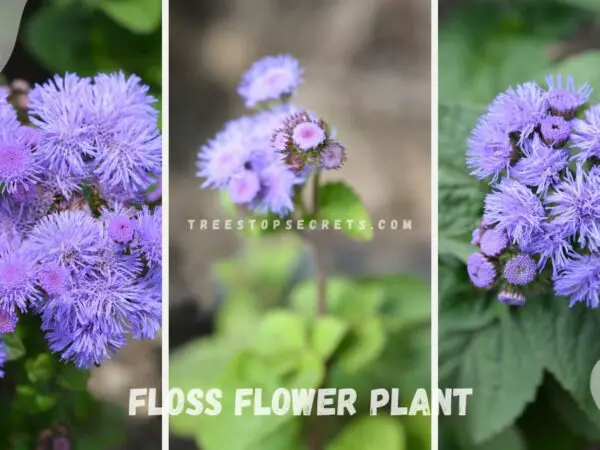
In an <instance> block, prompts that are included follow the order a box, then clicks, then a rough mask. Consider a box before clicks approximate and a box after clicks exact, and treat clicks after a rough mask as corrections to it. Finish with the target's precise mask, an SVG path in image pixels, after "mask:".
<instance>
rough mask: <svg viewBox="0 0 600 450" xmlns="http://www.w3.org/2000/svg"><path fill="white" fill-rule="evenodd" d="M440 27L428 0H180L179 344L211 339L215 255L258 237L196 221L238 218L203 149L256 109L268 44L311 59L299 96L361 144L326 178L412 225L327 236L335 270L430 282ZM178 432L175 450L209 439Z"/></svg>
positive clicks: (174, 249)
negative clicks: (359, 238) (226, 206)
mask: <svg viewBox="0 0 600 450" xmlns="http://www.w3.org/2000/svg"><path fill="white" fill-rule="evenodd" d="M429 24H430V5H429V2H428V1H421V0H370V1H364V0H310V1H302V2H298V1H290V0H253V1H247V0H203V1H188V0H171V1H170V25H169V26H170V61H169V65H170V158H169V163H170V183H169V184H170V187H169V189H170V193H169V200H170V279H171V282H170V309H171V312H170V346H171V352H172V354H174V355H177V350H178V349H179V347H180V346H181V345H183V344H186V343H188V342H189V341H190V340H191V339H195V338H197V337H200V336H208V335H211V333H212V332H213V330H214V317H215V314H216V313H217V312H218V311H219V308H220V303H219V299H222V295H221V294H222V291H221V286H220V285H219V284H218V283H217V282H216V279H215V270H216V269H215V265H216V264H217V263H219V262H221V261H222V260H223V259H224V258H234V260H235V258H237V256H236V255H237V254H238V252H239V251H240V250H243V249H244V248H246V247H247V242H246V241H245V240H244V239H243V238H241V237H240V236H238V235H236V233H234V232H228V231H198V230H197V229H196V230H193V231H190V228H189V224H188V220H190V219H196V220H201V219H223V218H225V217H226V215H225V213H224V211H223V210H222V208H221V206H220V201H219V196H218V194H217V193H216V192H214V191H208V190H200V189H199V184H200V180H199V179H197V178H196V177H195V172H196V168H195V160H196V155H197V152H198V149H199V147H200V145H202V144H203V143H204V142H205V141H206V140H207V139H209V138H211V137H212V136H214V134H215V133H216V132H217V131H219V129H220V128H221V127H222V126H223V124H224V122H225V121H226V120H230V119H233V118H235V117H238V116H240V115H242V114H245V113H246V112H245V111H244V108H243V103H242V101H241V99H240V98H239V97H238V96H237V94H236V87H237V84H238V83H239V80H240V77H241V75H242V73H243V72H244V71H245V70H246V69H247V68H248V67H249V66H250V65H251V64H252V63H253V62H254V61H255V60H256V59H258V58H261V57H262V56H265V55H268V54H277V53H290V54H292V55H293V56H295V57H296V58H298V59H299V60H300V63H301V65H302V66H303V67H304V69H305V82H304V84H303V85H302V86H301V87H300V88H299V91H298V95H297V97H296V98H295V103H296V104H298V105H301V106H303V105H305V106H307V107H309V108H310V109H311V110H313V111H316V112H317V113H318V114H320V115H321V116H322V117H324V118H325V119H326V120H328V121H329V122H330V123H333V124H335V125H336V126H337V129H338V137H339V138H340V140H341V141H342V142H343V143H344V144H345V145H346V148H347V149H348V161H347V163H346V164H345V165H344V167H343V169H342V170H341V171H336V172H333V173H329V174H326V180H332V179H341V180H344V181H346V182H347V183H348V184H349V185H351V186H352V187H353V189H355V191H356V192H357V193H358V195H359V196H360V197H361V198H362V200H363V201H364V202H365V204H366V207H367V209H368V211H369V213H370V214H371V216H372V217H373V220H374V221H377V220H378V219H388V220H391V219H397V220H399V221H400V223H402V220H410V221H411V222H412V229H411V230H396V231H392V230H384V231H376V232H375V236H374V239H373V240H372V241H371V242H368V243H357V242H353V241H350V240H349V239H347V238H345V237H344V236H342V235H341V233H339V234H336V233H323V234H319V235H318V236H317V240H318V243H319V248H320V249H321V250H322V252H323V257H324V260H325V261H324V265H325V266H326V272H327V273H328V275H330V276H331V275H336V274H347V275H356V276H365V275H377V274H397V273H409V274H413V275H417V276H419V277H421V278H423V279H425V280H428V279H429V271H430V240H429V235H430V161H431V160H430V108H431V100H430V99H431V97H430V82H429V80H430V32H431V30H430V26H429ZM285 248H286V247H281V251H282V252H283V251H285ZM254 251H257V252H258V251H259V250H254ZM265 252H267V251H266V250H265V251H264V252H263V253H265ZM257 257H258V256H257ZM265 257H267V256H265ZM230 260H231V259H230ZM252 264H257V265H261V263H260V262H257V261H253V262H252ZM243 270H245V269H243ZM248 270H249V269H248ZM240 277H242V275H241V274H240ZM259 286H262V285H259ZM259 289H261V288H259ZM424 301H425V302H428V296H426V299H425V300H424ZM425 344H426V346H427V347H428V340H427V342H425ZM191 370H192V369H191ZM197 370H198V371H201V370H202V369H201V368H198V369H197ZM173 382H174V381H173V373H172V375H171V383H173ZM423 383H424V386H427V385H428V384H429V381H428V380H427V379H425V381H423ZM232 431H233V430H232ZM173 439H174V440H173V441H172V442H173V443H172V445H173V447H172V448H174V449H175V450H182V449H188V448H189V449H195V448H197V447H196V446H195V444H194V443H193V442H192V441H186V440H185V439H176V438H173ZM282 448H283V447H282ZM415 448H417V447H415Z"/></svg>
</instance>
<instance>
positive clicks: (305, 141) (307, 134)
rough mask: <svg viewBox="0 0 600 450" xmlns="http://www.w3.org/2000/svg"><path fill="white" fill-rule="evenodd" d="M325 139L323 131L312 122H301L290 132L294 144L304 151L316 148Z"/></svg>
mask: <svg viewBox="0 0 600 450" xmlns="http://www.w3.org/2000/svg"><path fill="white" fill-rule="evenodd" d="M326 137H327V136H326V134H325V130H323V129H322V128H321V127H320V126H319V125H318V124H317V123H314V122H301V123H299V124H297V125H296V126H295V127H294V129H293V130H292V139H293V141H294V144H296V145H297V146H298V147H299V148H300V149H301V150H305V151H306V150H310V149H314V148H317V147H318V146H319V145H321V144H322V143H323V141H324V140H325V139H326Z"/></svg>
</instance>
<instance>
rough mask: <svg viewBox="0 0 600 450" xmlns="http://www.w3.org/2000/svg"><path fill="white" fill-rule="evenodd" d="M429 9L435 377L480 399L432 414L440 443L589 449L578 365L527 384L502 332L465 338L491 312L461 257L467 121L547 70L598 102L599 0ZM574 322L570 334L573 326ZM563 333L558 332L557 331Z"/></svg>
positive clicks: (454, 2) (468, 208)
mask: <svg viewBox="0 0 600 450" xmlns="http://www.w3.org/2000/svg"><path fill="white" fill-rule="evenodd" d="M439 12H440V18H439V19H440V20H439V101H440V107H439V113H440V115H439V117H440V129H439V205H438V207H439V214H438V215H439V242H440V248H439V253H440V268H439V274H440V280H439V282H440V347H439V348H440V377H441V379H440V384H441V385H442V386H456V385H459V386H469V387H472V388H473V389H474V393H475V395H474V396H473V399H472V400H473V402H474V403H477V405H476V406H474V405H473V403H471V406H470V408H472V410H473V409H475V408H477V410H479V411H485V414H479V415H477V414H474V415H472V416H471V417H469V416H467V417H466V418H451V419H442V421H441V436H442V438H441V442H440V449H441V450H464V449H477V450H482V449H511V450H529V449H531V450H538V449H542V448H543V449H560V450H563V449H569V450H571V449H572V450H593V449H598V448H600V446H598V445H597V443H598V442H600V431H599V430H600V428H599V426H598V423H597V420H596V423H595V424H594V423H593V421H592V419H591V417H592V416H591V415H587V413H588V412H589V411H587V412H586V413H584V409H585V407H584V404H585V402H586V401H588V400H589V397H590V395H589V374H588V373H582V374H581V376H579V377H578V376H576V375H575V372H576V370H575V368H574V366H575V364H574V363H573V368H571V366H570V364H569V362H567V363H566V365H565V367H566V368H567V369H566V373H568V374H569V377H571V376H572V377H573V378H570V379H571V382H570V386H567V385H565V384H564V383H563V385H562V386H561V385H559V383H558V382H557V381H556V379H555V378H553V376H551V375H550V374H549V373H546V374H545V378H544V380H543V383H541V385H540V386H536V387H535V389H533V391H532V392H531V395H529V391H528V389H527V388H524V387H523V386H524V385H525V383H524V378H526V377H524V376H523V377H515V376H514V374H515V373H519V374H523V373H526V372H527V368H528V357H527V356H525V359H521V360H519V362H518V363H517V364H516V365H515V367H513V368H508V367H505V366H504V360H503V359H501V356H502V355H503V354H507V355H511V354H513V352H511V350H510V349H511V346H510V345H509V344H506V343H505V342H506V341H502V342H503V344H504V345H502V344H500V343H498V345H495V343H494V345H492V344H490V345H489V346H488V347H485V352H481V353H477V350H476V345H475V342H476V341H477V339H478V338H479V337H481V336H482V335H483V331H482V330H483V329H484V328H485V327H486V326H487V325H489V324H490V323H491V321H492V320H493V319H494V317H495V316H493V315H489V314H488V315H487V316H486V311H487V310H485V307H484V305H485V302H486V298H485V296H484V295H483V294H482V293H481V291H478V290H476V289H475V288H473V287H472V285H471V284H470V282H469V280H468V277H467V275H466V269H465V266H464V261H465V259H466V257H467V256H468V255H469V254H470V253H471V252H472V251H473V250H472V249H473V247H470V246H469V245H468V242H469V241H470V239H471V231H472V230H473V228H474V226H475V224H477V223H478V221H479V219H480V217H481V213H482V211H481V210H482V204H483V203H482V202H483V196H484V195H485V193H486V192H487V190H488V186H486V185H485V183H480V182H478V180H477V179H475V178H474V177H471V176H469V175H468V171H467V169H466V166H465V152H466V139H467V137H468V135H469V133H470V132H471V130H472V129H473V127H474V126H475V124H476V121H477V119H478V118H479V116H480V115H481V114H482V112H483V111H484V110H485V107H486V105H488V104H489V103H490V102H491V101H492V100H493V98H494V97H495V96H496V95H497V94H499V93H500V92H503V91H505V90H506V89H507V88H508V87H509V86H514V85H516V84H518V83H523V82H527V81H536V82H538V83H540V85H544V79H545V77H546V76H547V75H549V74H558V73H562V74H563V75H569V74H570V75H572V76H573V77H574V78H575V82H576V84H577V85H580V84H583V83H585V82H587V83H589V84H590V85H591V86H592V87H593V88H594V90H595V91H594V93H593V96H592V99H591V104H594V103H597V102H598V101H599V100H600V92H599V86H600V71H599V70H598V69H599V68H600V2H598V1H596V0H520V1H511V0H484V1H481V0H477V1H474V0H471V1H469V0H440V9H439ZM544 86H545V85H544ZM536 300H537V299H536ZM491 302H492V303H490V304H497V302H496V301H495V299H492V300H491ZM491 309H493V308H491ZM456 317H458V318H459V320H454V322H453V319H455V318H456ZM486 317H487V318H486ZM490 317H491V320H488V319H489V318H490ZM486 320H487V322H486ZM575 333H576V334H577V335H578V337H577V339H580V336H579V333H580V331H579V329H577V331H575ZM567 334H568V333H565V336H558V337H557V340H561V342H563V341H562V339H564V342H567V340H568V336H567ZM513 336H515V335H514V334H513ZM516 339H519V338H516ZM593 340H594V341H596V340H597V336H596V337H594V338H593ZM516 345H520V344H516ZM561 345H562V344H561ZM564 345H567V344H564ZM581 345H582V346H584V347H585V346H586V344H582V343H580V344H578V345H577V346H581ZM506 347H508V350H506ZM565 348H566V347H565ZM504 350H506V351H504ZM517 353H518V352H517ZM570 354H571V352H570V351H568V352H567V358H568V359H567V361H568V360H569V356H568V355H570ZM477 357H479V358H478V359H475V358H477ZM551 358H552V360H553V361H554V360H555V359H557V357H556V355H552V357H551ZM474 361H475V362H474ZM579 366H580V367H585V364H581V363H580V364H579ZM496 368H498V370H496ZM519 370H524V372H523V371H521V372H519ZM482 373H485V375H482ZM511 375H512V377H511ZM515 378H517V379H515ZM507 385H510V386H511V387H510V388H506V386H507ZM512 386H515V388H514V389H513V388H512ZM516 386H518V387H516ZM567 390H568V392H567ZM477 392H480V395H479V396H477ZM531 397H534V398H531ZM477 399H481V400H480V401H478V400H477ZM575 399H576V400H575ZM576 401H577V402H578V404H577V405H575V402H576ZM595 412H596V413H597V411H595ZM488 432H489V433H488ZM484 433H485V434H484ZM482 435H483V436H484V437H483V440H484V441H485V442H481V441H482ZM492 435H493V436H492ZM476 439H478V440H479V441H480V442H479V443H478V444H477V445H475V444H474V442H475V440H476ZM594 442H595V443H596V444H594Z"/></svg>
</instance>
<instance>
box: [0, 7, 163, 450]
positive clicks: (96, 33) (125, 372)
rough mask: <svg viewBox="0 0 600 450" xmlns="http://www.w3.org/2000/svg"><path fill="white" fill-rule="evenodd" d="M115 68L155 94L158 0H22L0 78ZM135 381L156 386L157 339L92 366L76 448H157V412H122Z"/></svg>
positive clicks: (33, 78) (34, 78) (36, 79)
mask: <svg viewBox="0 0 600 450" xmlns="http://www.w3.org/2000/svg"><path fill="white" fill-rule="evenodd" d="M117 70H123V71H124V72H126V73H129V74H131V73H135V74H137V75H139V76H140V77H141V78H142V80H143V82H144V83H146V84H148V85H150V87H151V89H152V92H153V94H154V95H155V96H156V97H157V98H159V99H160V96H161V84H162V83H161V77H162V76H161V1H160V0H119V1H113V0H28V2H27V5H26V7H25V11H24V16H23V20H22V23H21V29H20V31H19V36H18V39H17V44H16V46H15V50H14V53H13V55H12V57H11V59H10V60H9V62H8V64H7V66H6V67H5V69H4V71H3V72H2V74H0V85H2V84H7V85H9V86H10V85H12V84H13V81H14V80H19V79H21V80H25V81H27V82H29V83H30V84H31V85H33V84H35V83H43V82H45V81H46V80H47V79H48V78H49V77H51V76H52V75H53V74H55V73H58V74H64V73H65V72H67V71H68V72H75V73H77V74H78V75H81V76H87V75H94V74H96V73H98V72H111V71H117ZM15 86H17V87H19V88H20V86H21V84H20V83H17V84H16V85H15ZM140 386H142V387H156V388H160V342H159V341H157V342H146V341H134V342H132V343H131V344H130V345H128V346H127V347H126V348H125V349H124V350H123V351H122V352H120V353H119V355H118V356H117V357H116V358H115V359H114V360H112V361H109V362H107V363H106V364H105V365H104V366H103V367H101V368H96V369H94V370H93V371H92V375H91V377H90V379H89V382H88V389H89V391H90V392H91V393H92V394H93V396H95V397H96V398H97V399H99V400H100V401H101V405H105V406H101V407H100V408H99V409H98V412H97V413H92V422H93V423H94V428H95V429H94V432H93V434H92V433H91V432H90V433H88V432H87V431H84V430H70V432H71V433H72V434H74V435H77V436H78V438H79V439H80V440H79V441H78V442H79V444H78V445H79V447H77V449H79V448H81V449H85V450H88V449H89V450H92V449H94V450H95V449H98V450H137V449H144V450H152V449H160V448H161V442H160V441H161V434H160V419H159V418H154V419H149V418H147V417H146V418H144V417H142V416H138V417H134V418H130V417H128V416H127V409H126V408H127V405H128V399H129V389H130V388H132V387H140ZM81 407H82V408H85V405H82V406H81ZM88 407H89V405H88ZM88 412H89V411H88ZM35 414H36V411H34V410H33V409H32V410H30V411H29V414H28V416H27V422H30V423H31V424H33V423H34V422H35V420H36V417H37V416H35ZM82 414H85V410H82ZM47 425H50V424H47ZM32 426H33V425H32ZM40 431H41V429H40ZM31 438H32V439H34V440H36V437H35V436H31ZM45 445H51V444H45ZM57 445H58V444H57ZM25 448H27V449H31V448H33V447H32V446H29V447H25ZM43 448H52V447H43Z"/></svg>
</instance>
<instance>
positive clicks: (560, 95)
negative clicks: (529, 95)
mask: <svg viewBox="0 0 600 450" xmlns="http://www.w3.org/2000/svg"><path fill="white" fill-rule="evenodd" d="M546 83H547V84H548V92H547V94H546V97H547V101H548V107H549V108H550V111H552V113H553V114H555V115H557V116H563V117H565V118H566V119H571V118H573V117H575V115H576V114H577V110H578V109H579V108H580V107H581V106H583V105H584V104H585V103H586V102H587V101H588V100H589V98H590V95H591V94H592V88H591V87H590V86H589V85H588V84H587V83H585V84H583V85H581V86H579V87H578V88H576V87H575V80H574V79H573V77H571V76H567V79H566V83H565V84H564V85H563V79H562V75H560V74H559V75H557V76H556V77H553V76H552V75H549V76H547V77H546Z"/></svg>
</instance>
